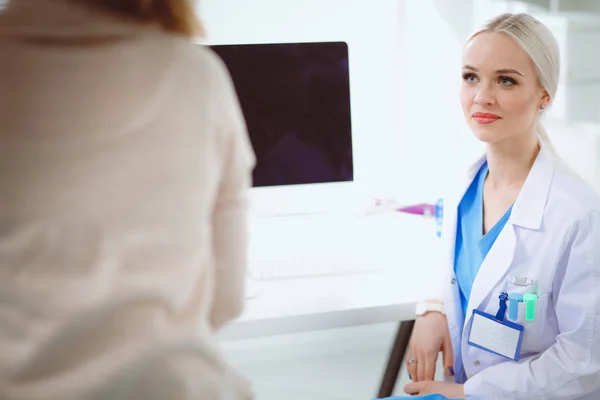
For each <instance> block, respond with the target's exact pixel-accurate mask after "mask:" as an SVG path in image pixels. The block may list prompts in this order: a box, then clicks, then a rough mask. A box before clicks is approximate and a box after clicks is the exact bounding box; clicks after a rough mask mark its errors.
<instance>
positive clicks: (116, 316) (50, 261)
mask: <svg viewBox="0 0 600 400" xmlns="http://www.w3.org/2000/svg"><path fill="white" fill-rule="evenodd" d="M201 33H202V30H201V26H200V24H199V22H198V21H197V19H196V16H195V14H194V9H193V6H192V2H191V1H190V2H188V0H154V1H143V0H114V1H109V0H105V1H102V0H72V1H70V0H52V1H39V0H12V1H11V2H10V3H9V5H8V8H7V9H5V10H4V11H3V12H2V14H0V60H2V62H0V91H1V92H2V99H1V100H0V187H1V188H2V189H1V191H0V355H1V356H0V397H1V398H2V399H28V400H35V399H62V400H64V399H80V400H85V399H133V398H144V399H161V400H165V399H169V400H171V399H172V400H179V399H181V400H183V399H209V400H215V399H221V398H223V399H225V398H227V399H231V400H233V399H248V398H250V397H251V392H250V388H249V385H248V384H247V383H246V381H245V380H244V379H243V378H242V377H240V376H239V375H238V374H236V373H235V371H234V370H233V369H232V368H231V367H229V366H228V365H227V363H226V362H225V361H224V360H223V359H222V357H221V356H220V354H219V351H218V348H217V347H216V345H215V340H214V333H215V332H216V331H217V330H219V329H220V328H221V327H222V326H223V325H224V324H226V323H228V322H229V321H231V320H233V319H234V318H236V317H237V316H238V315H239V314H240V313H241V311H242V308H243V302H244V282H245V267H246V212H247V211H246V191H247V189H248V187H249V186H250V179H251V171H252V168H253V165H254V154H253V153H252V150H251V146H250V143H249V140H248V137H247V134H246V130H245V126H244V121H243V118H242V115H241V112H240V109H239V106H238V104H237V100H236V97H235V91H234V88H233V87H232V84H231V82H230V79H229V76H228V75H227V73H226V70H225V68H224V66H223V65H222V64H221V62H220V61H219V60H218V59H217V57H216V56H215V55H213V54H212V53H211V52H210V51H209V50H207V49H205V48H202V47H199V46H195V45H194V44H193V43H192V38H193V37H195V36H198V35H200V34H201ZM225 392H226V393H227V397H224V396H225V394H223V395H222V394H221V393H225ZM138 396H139V397H138Z"/></svg>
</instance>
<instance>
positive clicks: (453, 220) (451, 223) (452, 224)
mask: <svg viewBox="0 0 600 400" xmlns="http://www.w3.org/2000/svg"><path fill="white" fill-rule="evenodd" d="M485 160H486V158H485V155H484V156H482V157H480V158H479V159H478V160H477V162H476V163H475V164H473V165H472V166H471V167H470V168H469V171H468V173H467V182H466V184H465V185H464V186H463V187H462V188H460V190H457V191H455V193H454V194H453V195H451V196H449V197H448V198H447V199H446V200H444V202H445V204H444V222H443V225H442V227H443V228H442V229H443V236H444V237H445V241H446V244H447V249H446V251H447V252H448V254H447V256H448V259H449V261H450V265H451V270H452V271H454V255H455V252H456V225H457V222H458V221H457V218H458V206H459V205H460V202H461V200H462V198H463V197H464V195H465V193H466V192H467V189H468V188H469V186H471V183H473V179H475V177H476V176H477V173H478V172H479V169H480V168H481V166H482V165H483V163H485Z"/></svg>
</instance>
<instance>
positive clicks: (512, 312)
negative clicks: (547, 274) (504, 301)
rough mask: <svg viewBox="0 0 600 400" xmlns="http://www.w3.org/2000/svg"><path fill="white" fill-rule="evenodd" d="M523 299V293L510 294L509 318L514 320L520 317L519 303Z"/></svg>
mask: <svg viewBox="0 0 600 400" xmlns="http://www.w3.org/2000/svg"><path fill="white" fill-rule="evenodd" d="M521 301H523V295H522V294H521V293H511V294H510V295H509V296H508V318H510V319H511V320H512V321H516V320H517V319H519V303H520V302H521Z"/></svg>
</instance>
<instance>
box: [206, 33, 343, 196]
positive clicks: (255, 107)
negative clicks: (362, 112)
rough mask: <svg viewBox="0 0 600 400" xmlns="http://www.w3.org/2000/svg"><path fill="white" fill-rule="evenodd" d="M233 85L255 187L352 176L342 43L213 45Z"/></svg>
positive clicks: (335, 180)
mask: <svg viewBox="0 0 600 400" xmlns="http://www.w3.org/2000/svg"><path fill="white" fill-rule="evenodd" d="M211 48H212V49H213V50H214V51H215V52H216V53H217V54H218V55H219V56H220V57H221V58H222V59H223V61H224V62H225V64H226V66H227V68H228V69H229V73H230V74H231V77H232V79H233V83H234V85H235V87H236V91H237V94H238V98H239V101H240V103H241V106H242V110H243V113H244V117H245V119H246V124H247V126H248V131H249V134H250V139H251V141H252V146H253V148H254V152H255V154H256V158H257V163H256V168H255V170H254V186H256V187H259V186H280V185H297V184H308V183H323V182H343V181H352V180H353V175H354V170H353V161H352V133H351V123H350V79H349V70H348V46H347V45H346V43H343V42H327V43H289V44H288V43H286V44H246V45H215V46H211Z"/></svg>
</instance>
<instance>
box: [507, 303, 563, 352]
mask: <svg viewBox="0 0 600 400" xmlns="http://www.w3.org/2000/svg"><path fill="white" fill-rule="evenodd" d="M551 297H552V296H551V293H546V294H543V295H541V296H539V298H538V299H537V300H536V301H535V303H534V306H533V307H532V308H533V313H532V312H531V309H530V310H527V305H526V304H525V302H519V303H518V314H517V318H516V319H513V318H508V319H509V320H510V321H512V322H515V323H517V324H519V325H522V326H523V328H524V330H523V343H522V345H521V357H524V356H527V355H531V354H535V353H539V352H541V351H543V350H545V349H547V348H548V347H549V346H550V345H552V343H553V342H554V339H555V335H554V332H553V329H552V328H551V327H550V326H549V325H548V322H549V321H550V320H551V316H552V315H553V314H554V311H553V310H552V308H551V307H552V302H551V301H550V300H551ZM509 308H510V304H509ZM509 311H510V310H509ZM509 314H510V312H509ZM513 316H514V315H513ZM507 317H509V315H507Z"/></svg>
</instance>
